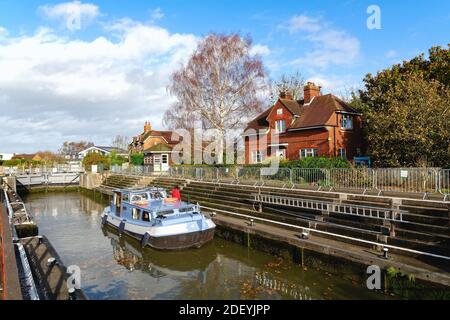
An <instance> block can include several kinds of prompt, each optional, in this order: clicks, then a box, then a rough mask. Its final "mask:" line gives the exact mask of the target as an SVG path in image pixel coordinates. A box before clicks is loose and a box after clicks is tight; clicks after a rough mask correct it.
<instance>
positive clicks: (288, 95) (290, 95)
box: [280, 91, 294, 100]
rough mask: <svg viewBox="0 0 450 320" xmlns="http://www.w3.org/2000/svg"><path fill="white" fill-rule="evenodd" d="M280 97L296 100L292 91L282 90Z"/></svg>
mask: <svg viewBox="0 0 450 320" xmlns="http://www.w3.org/2000/svg"><path fill="white" fill-rule="evenodd" d="M280 99H285V100H294V96H293V95H292V93H290V92H286V91H281V92H280Z"/></svg>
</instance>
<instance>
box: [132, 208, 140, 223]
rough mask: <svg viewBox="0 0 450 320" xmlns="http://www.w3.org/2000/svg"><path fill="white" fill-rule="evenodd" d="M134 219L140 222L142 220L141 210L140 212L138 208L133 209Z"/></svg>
mask: <svg viewBox="0 0 450 320" xmlns="http://www.w3.org/2000/svg"><path fill="white" fill-rule="evenodd" d="M132 218H133V220H140V219H141V210H139V209H137V208H133V210H132Z"/></svg>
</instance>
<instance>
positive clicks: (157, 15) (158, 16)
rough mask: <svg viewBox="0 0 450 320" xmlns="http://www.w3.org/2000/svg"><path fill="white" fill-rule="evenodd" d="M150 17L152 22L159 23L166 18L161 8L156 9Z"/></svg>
mask: <svg viewBox="0 0 450 320" xmlns="http://www.w3.org/2000/svg"><path fill="white" fill-rule="evenodd" d="M150 17H151V19H152V21H157V20H160V19H162V18H164V13H163V12H162V10H161V8H156V9H154V10H152V11H151V12H150Z"/></svg>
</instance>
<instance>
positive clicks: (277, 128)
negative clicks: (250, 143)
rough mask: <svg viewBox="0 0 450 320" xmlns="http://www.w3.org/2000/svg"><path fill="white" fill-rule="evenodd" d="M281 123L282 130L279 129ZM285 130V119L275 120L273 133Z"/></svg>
mask: <svg viewBox="0 0 450 320" xmlns="http://www.w3.org/2000/svg"><path fill="white" fill-rule="evenodd" d="M281 123H283V128H282V129H283V130H280V124H281ZM283 132H286V121H285V120H277V121H275V133H283Z"/></svg>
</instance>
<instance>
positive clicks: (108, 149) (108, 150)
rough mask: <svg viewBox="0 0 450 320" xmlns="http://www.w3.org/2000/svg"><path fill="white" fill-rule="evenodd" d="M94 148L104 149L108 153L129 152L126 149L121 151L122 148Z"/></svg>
mask: <svg viewBox="0 0 450 320" xmlns="http://www.w3.org/2000/svg"><path fill="white" fill-rule="evenodd" d="M93 148H98V149H102V150H105V151H107V152H116V153H128V151H127V150H124V149H121V148H116V147H103V146H94V147H93Z"/></svg>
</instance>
